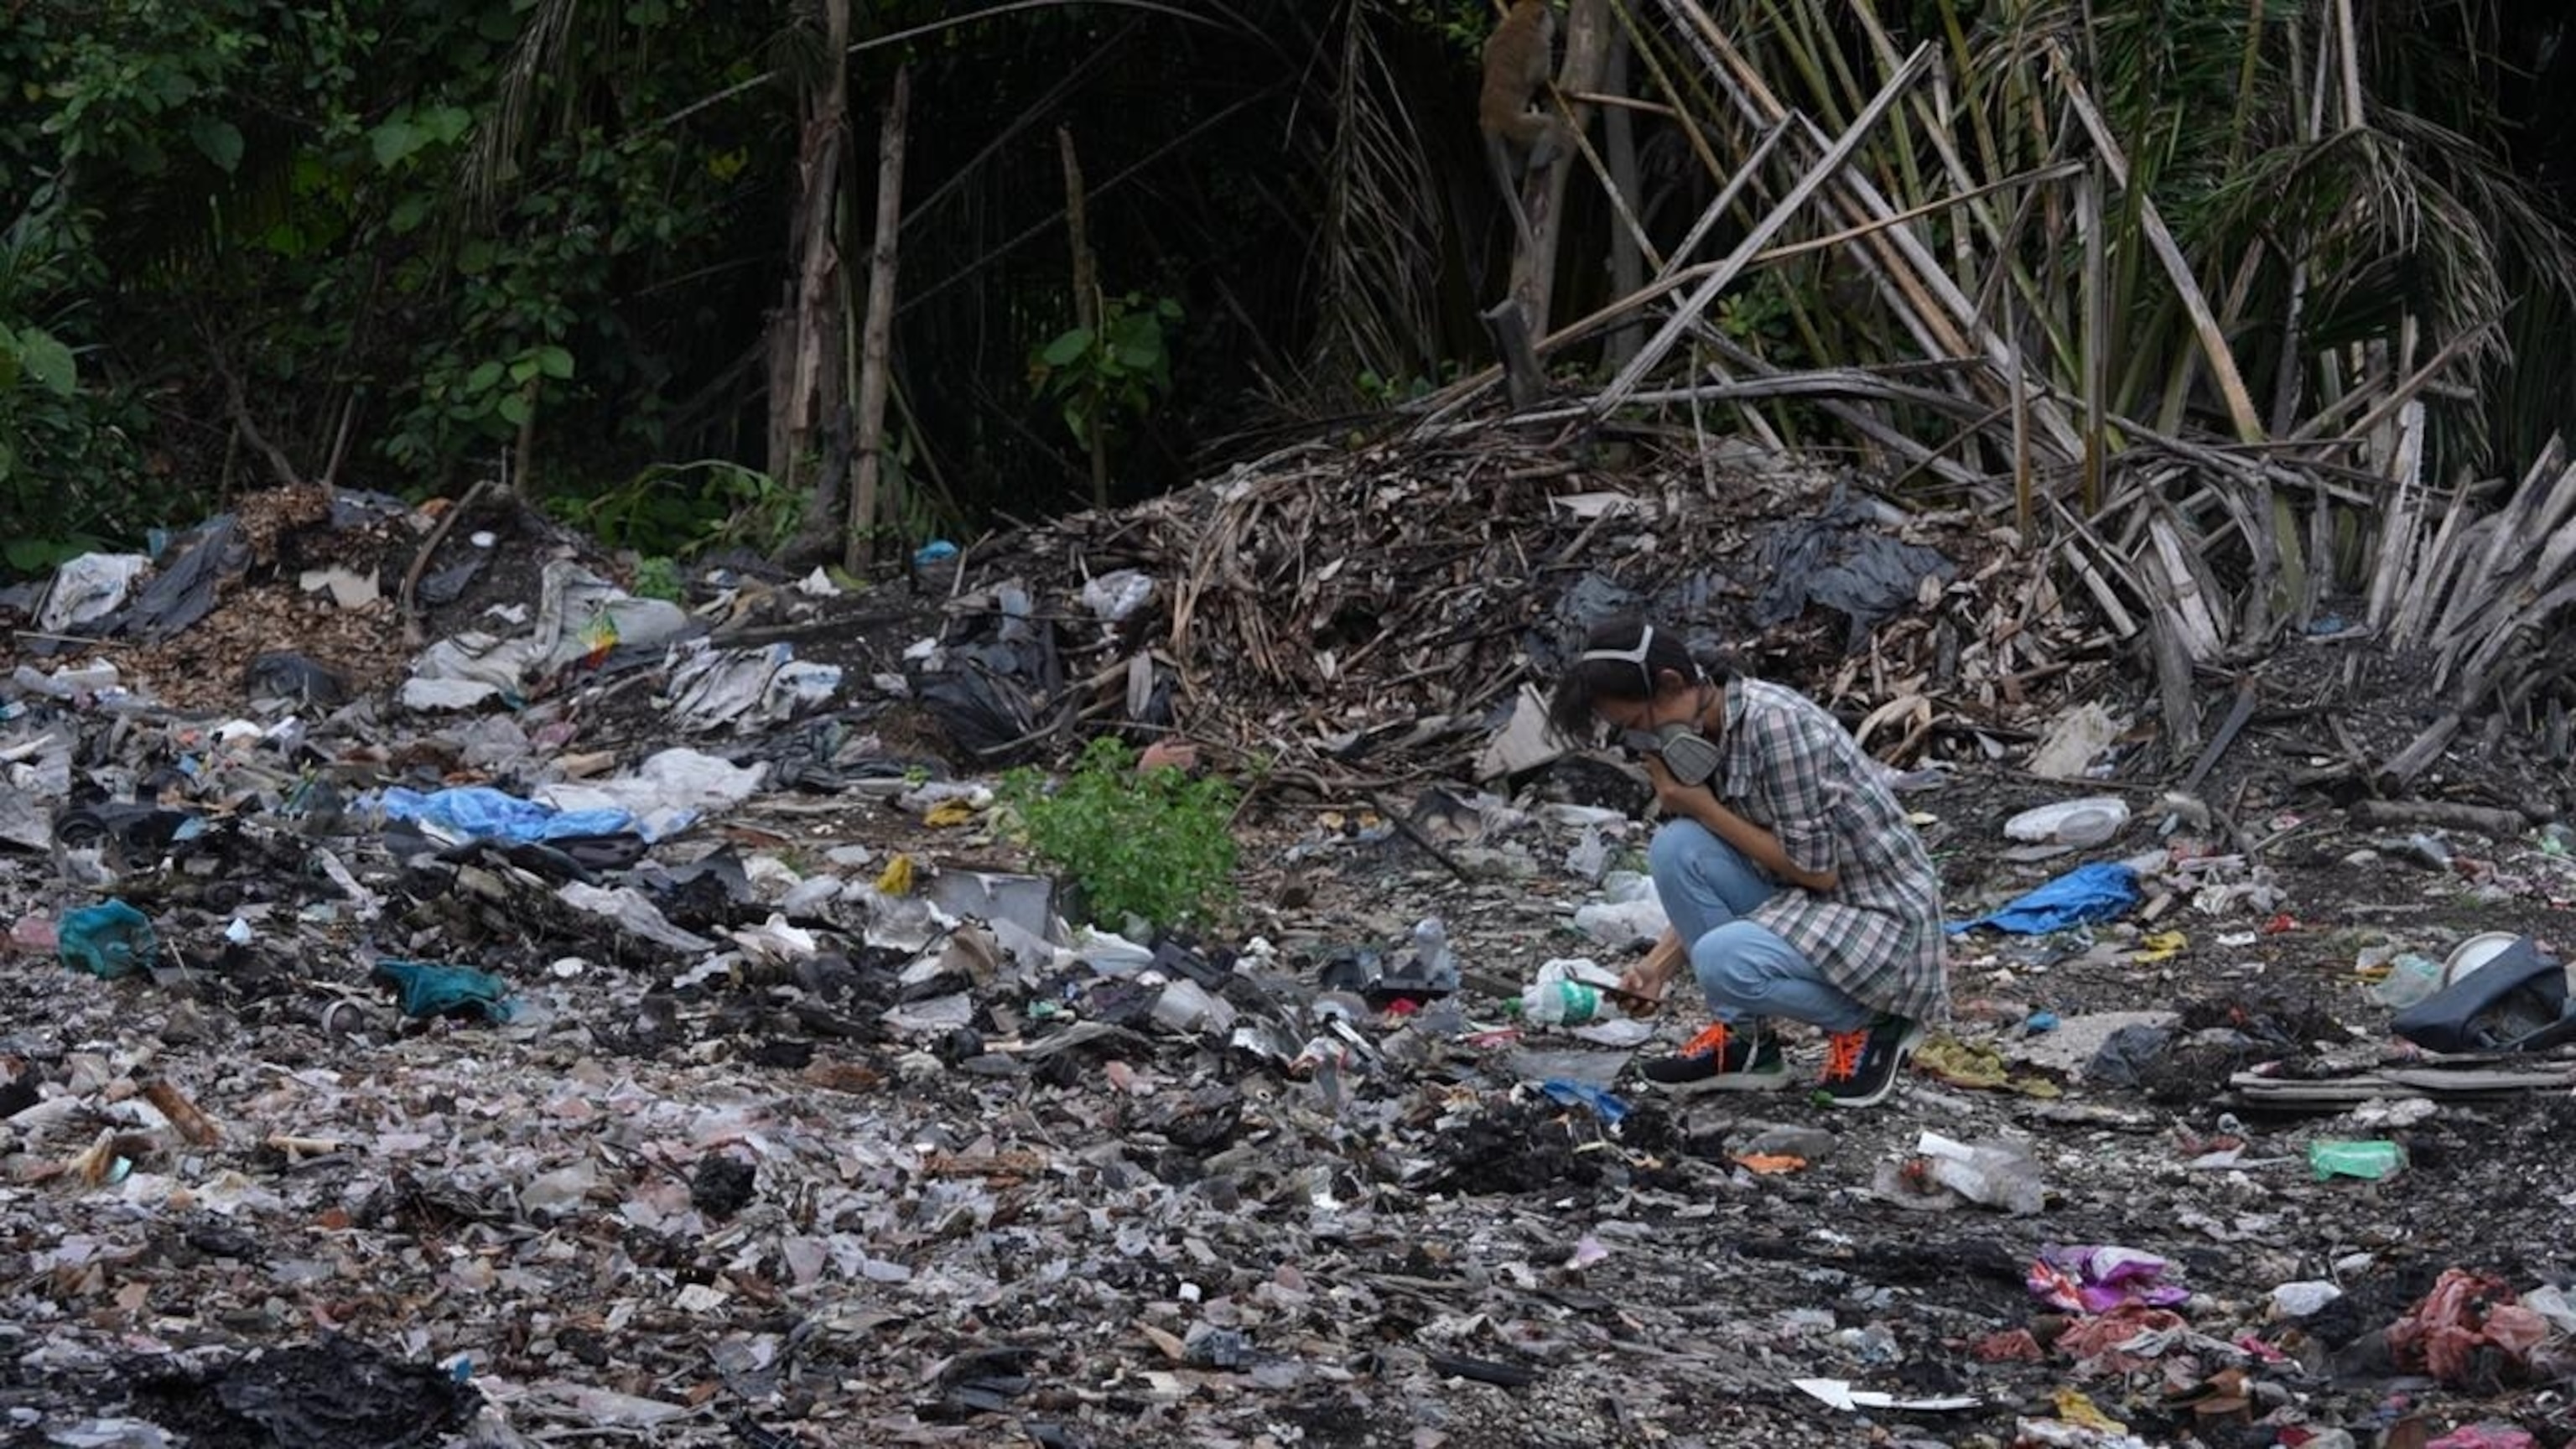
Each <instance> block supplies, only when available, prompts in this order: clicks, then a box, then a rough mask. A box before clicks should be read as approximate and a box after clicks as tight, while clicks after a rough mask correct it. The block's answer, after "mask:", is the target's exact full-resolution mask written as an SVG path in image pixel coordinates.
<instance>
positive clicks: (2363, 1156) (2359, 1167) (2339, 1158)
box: [2308, 1140, 2406, 1183]
mask: <svg viewBox="0 0 2576 1449" xmlns="http://www.w3.org/2000/svg"><path fill="white" fill-rule="evenodd" d="M2403 1165H2406V1147H2398V1145H2396V1142H2342V1140H2318V1142H2308V1171H2311V1173H2316V1181H2326V1178H2362V1181H2372V1183H2375V1181H2380V1178H2391V1176H2396V1171H2398V1168H2403Z"/></svg>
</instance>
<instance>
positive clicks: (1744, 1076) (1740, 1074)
mask: <svg viewBox="0 0 2576 1449" xmlns="http://www.w3.org/2000/svg"><path fill="white" fill-rule="evenodd" d="M1638 1070H1639V1072H1640V1073H1642V1074H1643V1075H1644V1077H1645V1079H1646V1081H1647V1083H1648V1084H1649V1085H1651V1086H1657V1087H1662V1088H1664V1089H1665V1090H1666V1091H1671V1092H1765V1091H1769V1090H1771V1089H1772V1088H1774V1087H1780V1086H1785V1085H1786V1084H1787V1083H1788V1080H1789V1063H1788V1062H1787V1061H1786V1060H1785V1059H1783V1058H1782V1057H1781V1055H1780V1039H1779V1038H1778V1037H1775V1036H1773V1035H1772V1034H1771V1032H1770V1030H1769V1028H1767V1027H1764V1026H1762V1025H1761V1024H1759V1023H1753V1024H1751V1025H1747V1026H1742V1027H1740V1028H1739V1027H1736V1026H1729V1025H1728V1024H1727V1023H1725V1022H1722V1021H1720V1022H1713V1023H1711V1024H1710V1026H1709V1028H1708V1029H1707V1030H1706V1031H1703V1032H1701V1033H1700V1034H1699V1035H1697V1036H1695V1037H1692V1038H1691V1039H1690V1040H1689V1042H1687V1043H1685V1044H1684V1045H1683V1047H1682V1049H1681V1050H1680V1051H1678V1052H1675V1053H1673V1054H1672V1055H1671V1056H1668V1057H1665V1058H1663V1059H1661V1060H1659V1061H1651V1062H1648V1063H1646V1064H1645V1065H1644V1066H1643V1067H1640V1068H1639V1069H1638Z"/></svg>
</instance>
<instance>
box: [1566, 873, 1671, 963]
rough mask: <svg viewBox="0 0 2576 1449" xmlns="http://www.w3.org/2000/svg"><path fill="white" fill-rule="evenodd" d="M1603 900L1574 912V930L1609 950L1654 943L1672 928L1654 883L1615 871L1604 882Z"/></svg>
mask: <svg viewBox="0 0 2576 1449" xmlns="http://www.w3.org/2000/svg"><path fill="white" fill-rule="evenodd" d="M1601 893H1602V899H1600V900H1597V901H1591V902H1587V903H1586V904H1584V905H1581V906H1578V907H1576V908H1575V911H1574V928H1575V929H1576V930H1578V931H1581V932H1583V933H1584V934H1585V935H1587V936H1590V937H1591V938H1592V939H1593V940H1594V941H1595V942H1597V943H1599V944H1600V945H1602V946H1605V947H1618V946H1627V945H1632V944H1634V943H1636V942H1638V941H1652V940H1654V939H1655V938H1657V937H1659V936H1661V935H1663V933H1664V932H1665V931H1667V930H1669V929H1671V927H1672V919H1671V917H1669V916H1667V915H1665V914H1664V903H1663V901H1662V900H1661V899H1659V898H1658V897H1657V896H1656V895H1655V883H1654V881H1653V880H1652V879H1650V878H1648V877H1646V876H1642V875H1639V874H1638V873H1636V872H1635V871H1628V870H1614V871H1611V872H1610V873H1609V874H1607V875H1605V876H1603V877H1602V878H1601Z"/></svg>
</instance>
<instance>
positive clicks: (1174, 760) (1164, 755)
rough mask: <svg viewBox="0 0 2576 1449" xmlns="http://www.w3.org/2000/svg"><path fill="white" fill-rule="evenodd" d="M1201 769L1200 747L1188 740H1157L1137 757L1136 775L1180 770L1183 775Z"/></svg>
mask: <svg viewBox="0 0 2576 1449" xmlns="http://www.w3.org/2000/svg"><path fill="white" fill-rule="evenodd" d="M1198 767H1199V747H1198V746H1196V745H1194V744H1191V743H1190V742H1189V741H1187V740H1156V741H1154V742H1153V743H1152V744H1150V745H1147V746H1146V747H1145V753H1143V754H1142V755H1139V756H1137V757H1136V773H1138V774H1140V775H1142V774H1147V773H1150V772H1152V771H1155V770H1165V769H1169V770H1178V771H1180V772H1181V773H1183V774H1188V773H1189V772H1190V771H1192V770H1195V769H1197V768H1198Z"/></svg>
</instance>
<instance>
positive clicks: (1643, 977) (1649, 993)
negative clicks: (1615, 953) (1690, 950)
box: [1619, 951, 1681, 1015]
mask: <svg viewBox="0 0 2576 1449" xmlns="http://www.w3.org/2000/svg"><path fill="white" fill-rule="evenodd" d="M1680 965H1681V958H1680V957H1678V956H1667V955H1665V954H1664V953H1663V952H1661V951H1654V952H1649V953H1647V955H1646V956H1645V957H1644V959H1642V960H1640V961H1638V962H1637V964H1636V965H1634V966H1631V967H1629V968H1628V969H1627V970H1626V971H1625V972H1624V973H1622V974H1621V975H1620V977H1619V989H1620V990H1621V991H1624V992H1626V993H1627V994H1628V996H1629V997H1630V998H1631V999H1630V1001H1629V1002H1628V1003H1627V1004H1628V1005H1629V1006H1630V1007H1631V1008H1632V1009H1633V1011H1634V1013H1635V1014H1639V1015H1642V1014H1644V1013H1645V1012H1646V1011H1648V1010H1650V1009H1651V1008H1650V1007H1648V1006H1647V1005H1646V1003H1648V1002H1652V1003H1654V1004H1655V1005H1658V1006H1660V1005H1662V1004H1663V999H1664V992H1665V991H1666V990H1668V989H1670V988H1671V986H1672V984H1673V977H1674V976H1675V975H1677V974H1678V971H1677V969H1676V968H1678V967H1679V966H1680Z"/></svg>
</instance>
